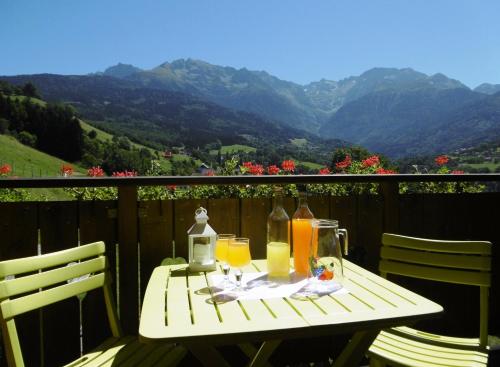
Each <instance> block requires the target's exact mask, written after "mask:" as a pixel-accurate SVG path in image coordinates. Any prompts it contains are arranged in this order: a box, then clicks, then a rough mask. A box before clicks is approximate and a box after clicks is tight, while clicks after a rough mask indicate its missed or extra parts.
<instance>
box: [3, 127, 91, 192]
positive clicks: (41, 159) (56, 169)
mask: <svg viewBox="0 0 500 367" xmlns="http://www.w3.org/2000/svg"><path fill="white" fill-rule="evenodd" d="M4 164H9V165H10V166H11V167H12V172H11V174H10V175H11V176H18V177H47V176H52V177H54V176H60V169H61V166H62V165H63V164H70V163H68V162H66V161H63V160H62V159H59V158H55V157H53V156H51V155H48V154H45V153H43V152H40V151H38V150H36V149H33V148H31V147H28V146H26V145H23V144H21V143H19V142H18V141H17V140H16V139H14V138H13V137H12V136H8V135H0V165H4ZM70 165H71V166H72V167H73V169H74V175H75V176H83V175H85V174H86V172H87V170H86V169H84V168H82V167H79V166H76V165H74V164H70ZM32 190H33V192H34V193H35V194H40V195H44V196H46V197H47V198H48V199H49V200H64V199H68V198H69V197H68V196H67V195H66V194H65V193H64V192H63V191H62V190H61V189H32Z"/></svg>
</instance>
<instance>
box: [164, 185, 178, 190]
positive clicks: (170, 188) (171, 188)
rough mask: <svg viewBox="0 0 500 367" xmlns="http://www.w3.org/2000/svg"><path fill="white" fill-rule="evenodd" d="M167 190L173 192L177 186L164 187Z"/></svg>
mask: <svg viewBox="0 0 500 367" xmlns="http://www.w3.org/2000/svg"><path fill="white" fill-rule="evenodd" d="M165 187H166V188H167V189H168V190H170V191H175V189H176V188H177V185H167V186H165Z"/></svg>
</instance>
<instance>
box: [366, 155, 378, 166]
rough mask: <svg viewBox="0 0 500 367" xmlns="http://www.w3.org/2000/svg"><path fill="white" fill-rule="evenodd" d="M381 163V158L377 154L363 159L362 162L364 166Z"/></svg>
mask: <svg viewBox="0 0 500 367" xmlns="http://www.w3.org/2000/svg"><path fill="white" fill-rule="evenodd" d="M379 163H380V159H379V157H378V156H376V155H372V156H371V157H368V158H366V159H364V160H363V162H362V164H363V167H364V168H367V167H372V166H375V165H377V164H379Z"/></svg>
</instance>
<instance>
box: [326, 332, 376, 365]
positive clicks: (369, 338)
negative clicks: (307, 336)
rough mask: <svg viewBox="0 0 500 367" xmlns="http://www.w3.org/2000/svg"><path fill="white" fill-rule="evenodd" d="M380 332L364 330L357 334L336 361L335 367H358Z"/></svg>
mask: <svg viewBox="0 0 500 367" xmlns="http://www.w3.org/2000/svg"><path fill="white" fill-rule="evenodd" d="M379 332H380V330H364V331H358V332H357V333H355V334H354V335H353V336H352V338H351V340H350V341H349V343H348V344H347V345H346V347H345V348H344V350H343V351H342V353H340V355H339V356H338V358H336V359H335V363H334V364H333V366H334V367H345V366H346V367H350V366H352V367H356V366H359V363H360V362H361V360H362V359H363V357H364V356H365V353H366V351H367V350H368V348H369V347H370V345H371V344H372V343H373V341H374V340H375V338H376V337H377V335H378V333H379Z"/></svg>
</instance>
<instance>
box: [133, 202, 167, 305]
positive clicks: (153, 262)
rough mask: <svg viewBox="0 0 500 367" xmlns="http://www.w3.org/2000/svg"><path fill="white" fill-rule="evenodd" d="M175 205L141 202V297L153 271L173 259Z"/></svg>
mask: <svg viewBox="0 0 500 367" xmlns="http://www.w3.org/2000/svg"><path fill="white" fill-rule="evenodd" d="M173 229H174V226H173V203H172V201H171V200H151V201H142V202H139V243H140V245H141V247H140V249H141V255H140V261H141V274H140V277H141V296H144V292H145V291H146V285H147V282H148V280H149V278H150V276H151V273H152V272H153V269H154V268H155V267H156V266H158V265H160V263H161V261H162V260H163V259H164V258H166V257H172V253H173V251H172V240H173V238H174V237H173V234H174V231H173Z"/></svg>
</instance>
